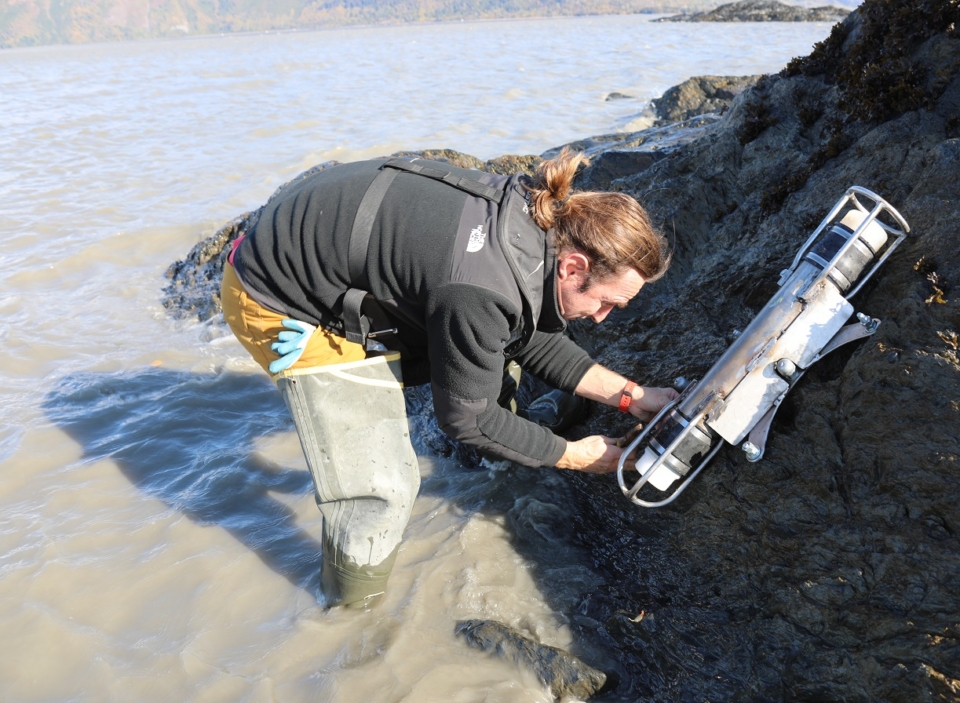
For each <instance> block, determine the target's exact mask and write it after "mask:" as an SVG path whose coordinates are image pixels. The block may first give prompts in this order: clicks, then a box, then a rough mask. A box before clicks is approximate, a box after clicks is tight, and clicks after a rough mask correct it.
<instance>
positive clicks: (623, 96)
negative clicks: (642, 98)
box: [604, 91, 633, 102]
mask: <svg viewBox="0 0 960 703" xmlns="http://www.w3.org/2000/svg"><path fill="white" fill-rule="evenodd" d="M604 100H605V101H606V102H610V101H611V100H633V96H632V95H627V94H626V93H618V92H617V91H614V92H612V93H607V97H605V98H604Z"/></svg>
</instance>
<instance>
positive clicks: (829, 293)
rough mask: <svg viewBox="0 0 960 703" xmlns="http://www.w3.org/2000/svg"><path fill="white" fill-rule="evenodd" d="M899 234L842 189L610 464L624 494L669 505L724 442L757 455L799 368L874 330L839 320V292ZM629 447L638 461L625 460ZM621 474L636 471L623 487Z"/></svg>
mask: <svg viewBox="0 0 960 703" xmlns="http://www.w3.org/2000/svg"><path fill="white" fill-rule="evenodd" d="M858 196H860V197H859V198H858ZM861 199H863V200H866V201H868V202H869V203H871V204H872V206H871V207H869V208H868V207H866V206H864V204H863V203H862V202H861ZM881 215H883V219H881ZM909 231H910V228H909V226H908V225H907V223H906V221H905V220H904V219H903V218H902V217H901V216H900V214H899V213H898V212H897V211H896V210H894V209H893V207H891V206H890V205H889V204H888V203H887V202H886V201H884V200H883V199H882V198H880V197H879V196H877V195H875V194H874V193H871V192H870V191H868V190H866V189H864V188H860V187H858V186H854V187H852V188H850V189H849V190H848V191H847V193H846V194H845V195H844V196H843V198H841V199H840V201H839V202H838V203H837V204H836V205H835V206H834V208H833V209H832V210H831V211H830V213H829V214H828V215H827V217H826V218H824V220H823V222H821V224H820V226H819V227H818V228H817V229H816V230H815V231H814V233H813V234H812V235H811V236H810V238H809V239H808V240H807V242H806V243H805V244H804V245H803V247H801V249H800V251H799V252H798V253H797V256H796V257H795V258H794V260H793V264H792V265H791V266H790V268H789V269H786V270H785V271H783V272H782V274H781V278H780V289H779V290H778V291H777V293H776V295H774V296H773V298H772V299H771V300H770V302H768V303H767V304H766V305H765V306H764V308H763V309H762V310H761V311H760V312H759V313H758V314H757V316H756V317H755V318H754V319H753V321H752V322H751V323H750V325H749V326H748V327H747V328H746V329H745V330H744V331H743V332H742V333H741V334H740V335H739V337H737V339H736V341H734V342H733V344H731V345H730V347H729V348H728V349H727V351H726V352H725V353H724V354H723V355H722V356H721V357H720V359H719V360H718V361H717V362H716V363H715V364H714V365H713V367H712V368H711V369H710V370H709V371H708V372H707V373H706V375H705V376H704V377H703V378H702V379H701V380H700V381H699V382H698V383H693V384H690V386H688V387H687V388H686V389H685V390H684V392H683V393H682V394H681V395H680V397H679V398H678V399H677V400H676V401H674V402H673V403H672V404H670V405H669V406H667V407H666V408H664V410H663V411H662V412H661V413H660V415H658V417H657V418H655V420H654V421H653V422H651V423H650V425H649V426H648V427H647V428H646V430H645V431H644V432H643V433H641V435H640V436H639V437H637V438H636V439H635V440H634V442H633V443H632V444H631V445H630V447H628V450H627V451H625V452H624V455H623V457H622V458H621V461H620V466H619V467H618V470H617V478H618V482H619V483H620V487H621V489H622V490H623V492H624V494H625V495H627V497H628V498H630V499H631V500H632V501H633V502H635V503H637V504H638V505H643V506H645V507H657V506H659V505H665V504H667V503H669V502H670V501H672V500H673V499H674V498H676V496H677V495H679V494H680V492H682V491H683V490H684V489H685V488H686V486H687V485H688V484H689V482H690V481H691V480H692V479H693V477H694V476H695V475H696V473H698V472H699V471H700V470H701V469H702V468H703V467H704V466H705V465H706V463H707V462H708V461H709V460H710V459H711V458H712V457H713V455H714V454H715V453H716V451H717V450H718V449H719V448H720V446H721V445H722V443H723V442H724V441H726V442H729V443H730V444H739V443H740V442H743V441H744V440H745V439H746V438H747V437H748V435H749V439H748V441H746V442H744V450H745V452H746V453H747V456H748V458H749V459H750V460H751V461H757V460H759V459H760V458H761V457H762V455H763V449H764V445H765V442H766V433H767V430H768V429H769V423H770V421H771V420H772V417H773V413H774V412H776V408H777V407H778V406H779V404H780V402H781V401H782V400H783V397H784V396H785V395H786V393H787V391H789V390H790V388H792V387H793V385H794V384H795V383H796V382H797V381H798V380H799V378H800V377H801V376H802V375H803V373H804V371H805V370H806V369H807V368H809V366H810V365H811V364H813V363H814V362H815V361H817V360H818V359H819V358H820V357H821V356H822V355H824V354H826V353H827V352H828V351H830V350H832V349H834V348H836V347H837V346H839V345H840V344H843V343H845V342H847V341H852V340H853V339H857V338H860V337H863V336H865V335H867V334H872V333H873V332H874V331H875V330H876V327H877V324H878V323H877V321H876V320H873V319H872V318H869V317H866V316H861V321H860V323H859V324H854V325H850V326H848V327H844V325H846V323H847V321H848V320H849V319H850V317H851V316H852V315H853V306H852V305H851V304H850V303H849V301H848V300H847V298H849V297H852V296H853V295H854V294H855V293H856V292H857V291H858V290H859V289H860V287H861V286H862V285H863V284H864V283H865V282H866V281H867V280H868V279H869V278H870V277H871V276H872V275H873V274H874V273H875V272H876V270H877V268H878V267H879V266H880V265H881V264H882V263H883V262H884V261H885V260H886V259H887V257H889V256H890V254H891V253H892V252H893V249H894V248H895V247H896V246H897V245H899V244H900V242H901V241H902V240H903V238H904V237H905V236H906V233H907V232H909ZM758 430H762V432H758ZM761 434H762V436H761ZM638 448H640V452H639V454H638V458H637V459H636V460H635V461H633V460H632V459H628V458H627V457H628V454H630V453H631V451H632V450H634V449H638ZM627 471H629V472H630V473H637V474H639V478H638V479H637V480H636V481H635V482H633V483H631V484H630V485H628V482H627V480H626V478H625V472H627ZM683 477H687V479H686V480H685V481H684V482H683V484H682V485H681V486H679V487H678V488H677V489H676V490H675V491H674V493H673V495H671V496H670V497H669V498H667V499H665V500H660V501H657V502H649V501H644V500H641V499H640V498H639V497H638V494H639V491H640V489H641V488H642V487H643V486H644V485H645V484H646V483H650V484H651V485H652V486H653V487H654V488H656V489H658V490H660V491H667V490H668V489H669V488H670V487H671V486H672V485H673V484H674V483H675V482H676V481H677V480H678V479H681V478H683Z"/></svg>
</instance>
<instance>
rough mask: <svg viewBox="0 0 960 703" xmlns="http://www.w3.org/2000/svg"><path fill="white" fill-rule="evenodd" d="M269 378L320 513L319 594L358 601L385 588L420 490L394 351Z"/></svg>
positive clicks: (330, 600) (333, 601) (333, 600)
mask: <svg viewBox="0 0 960 703" xmlns="http://www.w3.org/2000/svg"><path fill="white" fill-rule="evenodd" d="M276 382H277V387H278V388H279V389H280V392H281V393H282V394H283V399H284V401H286V404H287V407H288V408H289V409H290V414H291V415H292V416H293V421H294V424H295V425H296V427H297V434H298V435H299V437H300V446H301V447H302V448H303V454H304V457H306V460H307V466H308V467H309V468H310V474H311V475H312V476H313V483H314V487H315V488H316V491H317V506H318V507H319V508H320V513H321V514H322V515H323V542H322V549H323V565H322V567H321V586H320V587H321V591H322V593H323V597H324V600H325V602H326V605H328V606H332V605H348V604H352V603H353V604H362V603H364V602H365V601H368V600H370V599H373V598H374V597H376V596H378V595H380V594H382V593H383V592H384V591H385V590H386V586H387V578H388V577H389V576H390V571H391V570H392V569H393V563H394V560H395V559H396V556H397V549H398V547H399V546H400V540H401V538H402V537H403V530H404V528H405V527H406V525H407V521H408V520H409V519H410V511H411V510H412V509H413V501H414V500H415V499H416V497H417V491H418V490H419V488H420V472H419V467H418V465H417V456H416V454H415V453H414V451H413V447H412V446H411V444H410V430H409V427H408V425H407V414H406V410H405V407H404V401H403V383H402V379H401V374H400V355H399V354H397V353H391V354H387V355H385V356H375V357H371V358H369V359H365V360H363V361H355V362H350V363H346V364H334V365H331V366H317V367H313V368H305V369H288V370H287V371H283V372H281V373H280V375H279V376H277V378H276Z"/></svg>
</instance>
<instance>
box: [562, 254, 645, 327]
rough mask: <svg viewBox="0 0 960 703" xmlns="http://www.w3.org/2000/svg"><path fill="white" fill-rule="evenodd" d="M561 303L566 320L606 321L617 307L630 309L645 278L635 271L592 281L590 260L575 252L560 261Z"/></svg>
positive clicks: (627, 271) (631, 270)
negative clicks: (628, 304) (631, 302)
mask: <svg viewBox="0 0 960 703" xmlns="http://www.w3.org/2000/svg"><path fill="white" fill-rule="evenodd" d="M557 281H558V293H557V297H558V302H559V304H560V314H561V315H563V318H564V319H565V320H579V319H582V318H590V319H591V320H593V321H594V322H602V321H603V320H604V319H605V318H606V317H607V315H609V314H610V311H611V310H613V309H614V308H615V307H626V305H627V303H629V302H630V300H631V299H632V298H634V297H635V296H636V295H637V293H639V292H640V289H641V288H643V283H644V281H643V276H641V275H640V274H639V273H637V272H636V271H635V270H633V269H627V270H626V271H624V272H622V273H619V274H615V275H613V276H610V277H608V278H604V279H602V280H595V281H592V280H591V277H590V260H589V259H588V258H587V257H586V256H584V255H583V254H580V253H579V252H574V253H572V254H566V255H564V256H561V257H560V260H559V261H558V262H557Z"/></svg>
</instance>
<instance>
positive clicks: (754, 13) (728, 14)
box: [653, 0, 849, 22]
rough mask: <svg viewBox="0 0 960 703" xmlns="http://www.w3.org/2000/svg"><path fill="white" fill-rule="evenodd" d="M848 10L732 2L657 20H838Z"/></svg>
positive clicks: (762, 0)
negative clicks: (702, 10) (703, 10)
mask: <svg viewBox="0 0 960 703" xmlns="http://www.w3.org/2000/svg"><path fill="white" fill-rule="evenodd" d="M848 14H849V10H844V9H842V8H839V7H831V6H829V5H825V6H823V7H811V8H806V7H800V6H798V5H787V4H786V3H782V2H777V0H743V1H742V2H731V3H727V4H725V5H721V6H720V7H718V8H716V9H714V10H709V11H707V12H694V13H692V14H681V15H671V16H670V17H659V18H657V19H655V20H653V21H654V22H837V21H838V20H842V19H843V18H844V17H846V16H847V15H848Z"/></svg>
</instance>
